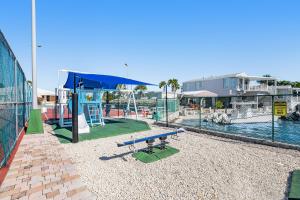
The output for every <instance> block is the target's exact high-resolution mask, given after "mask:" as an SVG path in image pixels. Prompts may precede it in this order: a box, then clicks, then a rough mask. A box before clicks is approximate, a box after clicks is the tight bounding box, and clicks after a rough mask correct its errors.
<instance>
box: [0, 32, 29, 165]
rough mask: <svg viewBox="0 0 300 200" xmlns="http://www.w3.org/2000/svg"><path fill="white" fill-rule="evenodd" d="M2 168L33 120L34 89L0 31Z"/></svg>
mask: <svg viewBox="0 0 300 200" xmlns="http://www.w3.org/2000/svg"><path fill="white" fill-rule="evenodd" d="M0 72H1V73H0V167H2V166H4V165H5V164H6V162H7V159H8V158H9V156H10V154H11V152H12V150H13V148H14V146H15V144H16V141H17V140H18V138H19V135H20V133H21V132H22V129H23V128H24V125H25V122H26V121H27V120H28V118H29V112H30V110H31V105H32V104H31V102H32V95H31V93H32V89H31V86H30V85H29V84H28V83H27V81H26V78H25V75H24V72H23V70H22V68H21V66H20V65H19V63H18V61H17V60H16V57H15V56H14V54H13V52H12V50H11V49H10V47H9V45H8V43H7V41H6V39H5V37H4V35H3V34H2V32H1V31H0Z"/></svg>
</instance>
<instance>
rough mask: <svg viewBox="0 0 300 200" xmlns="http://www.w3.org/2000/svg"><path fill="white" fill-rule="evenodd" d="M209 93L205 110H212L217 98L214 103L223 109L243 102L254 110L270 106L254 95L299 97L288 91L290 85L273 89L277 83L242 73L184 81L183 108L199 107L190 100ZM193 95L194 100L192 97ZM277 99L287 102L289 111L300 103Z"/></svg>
mask: <svg viewBox="0 0 300 200" xmlns="http://www.w3.org/2000/svg"><path fill="white" fill-rule="evenodd" d="M209 92H210V93H212V94H213V95H211V97H213V98H211V99H209V101H207V102H209V103H208V105H209V106H215V103H216V102H215V101H216V96H217V97H219V98H218V100H221V101H222V102H223V103H224V105H225V106H230V107H231V106H233V107H234V108H235V107H237V106H239V105H240V104H245V102H247V104H249V105H251V106H252V107H256V108H257V107H258V106H259V105H265V106H266V105H268V106H270V105H271V99H270V98H263V97H262V96H260V97H259V96H258V95H276V94H278V95H281V94H282V95H284V94H300V88H292V86H290V85H287V86H277V79H276V78H274V77H264V76H250V75H248V74H246V73H234V74H227V75H222V76H212V77H207V78H200V79H194V80H189V81H185V82H183V84H182V95H183V97H186V98H185V99H183V101H185V102H186V104H190V102H194V103H195V104H199V102H198V101H199V100H197V99H195V98H193V97H201V96H202V97H207V94H209ZM189 93H190V94H194V95H190V94H189ZM195 94H197V95H198V96H195ZM231 96H235V97H231ZM220 97H221V98H220ZM245 97H246V98H245ZM206 99H207V98H206ZM281 99H282V100H287V102H288V103H289V104H290V105H291V106H290V107H291V108H294V107H295V105H296V104H298V103H299V102H300V101H299V97H298V96H297V97H292V98H288V97H282V98H281Z"/></svg>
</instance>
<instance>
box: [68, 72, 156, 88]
mask: <svg viewBox="0 0 300 200" xmlns="http://www.w3.org/2000/svg"><path fill="white" fill-rule="evenodd" d="M74 76H75V79H76V80H75V81H76V87H78V86H79V83H80V86H82V87H84V88H88V89H93V88H99V89H106V90H115V89H117V86H118V85H120V84H123V85H154V84H151V83H146V82H142V81H136V80H133V79H128V78H123V77H118V76H111V75H103V74H88V73H79V72H68V79H67V81H66V83H65V85H64V88H70V89H73V87H74Z"/></svg>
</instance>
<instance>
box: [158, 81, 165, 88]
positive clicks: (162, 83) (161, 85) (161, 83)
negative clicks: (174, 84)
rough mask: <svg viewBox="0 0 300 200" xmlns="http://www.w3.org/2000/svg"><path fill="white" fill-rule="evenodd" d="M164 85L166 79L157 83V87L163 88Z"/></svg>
mask: <svg viewBox="0 0 300 200" xmlns="http://www.w3.org/2000/svg"><path fill="white" fill-rule="evenodd" d="M166 86H167V83H166V81H161V82H160V83H159V85H158V87H159V88H160V89H161V88H163V89H165V87H166Z"/></svg>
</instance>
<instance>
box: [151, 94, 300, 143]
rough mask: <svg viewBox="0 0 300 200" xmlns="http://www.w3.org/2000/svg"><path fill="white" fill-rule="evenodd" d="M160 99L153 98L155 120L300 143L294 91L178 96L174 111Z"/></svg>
mask: <svg viewBox="0 0 300 200" xmlns="http://www.w3.org/2000/svg"><path fill="white" fill-rule="evenodd" d="M161 102H164V103H161ZM161 102H160V101H158V102H157V111H158V113H159V114H158V115H159V116H161V117H157V118H156V120H157V121H160V122H164V123H166V124H167V125H168V124H174V125H179V126H188V127H193V128H198V129H203V130H209V131H215V132H222V133H225V134H234V135H240V136H246V137H252V138H257V139H264V140H270V141H276V142H282V143H287V144H292V145H300V96H298V95H296V94H288V95H253V96H226V97H182V98H181V99H180V102H179V105H178V109H177V108H176V109H175V112H174V110H169V108H167V107H166V99H162V100H161ZM167 102H168V105H169V104H170V102H174V99H168V100H167ZM168 107H169V106H168ZM166 110H168V111H166ZM165 115H168V116H167V117H165Z"/></svg>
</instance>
